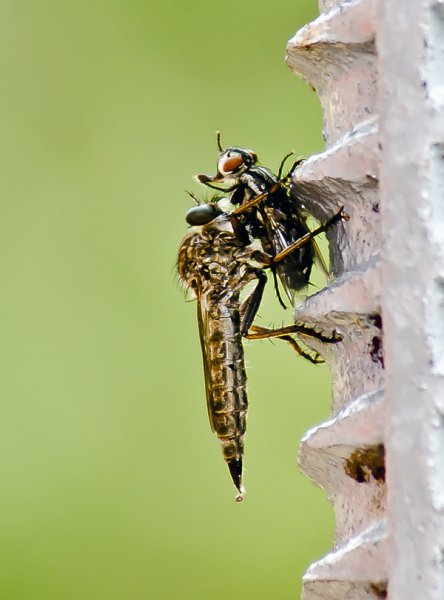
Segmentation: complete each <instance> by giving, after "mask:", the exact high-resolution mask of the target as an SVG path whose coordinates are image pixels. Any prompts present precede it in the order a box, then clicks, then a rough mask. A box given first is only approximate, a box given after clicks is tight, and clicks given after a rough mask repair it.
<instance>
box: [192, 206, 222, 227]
mask: <svg viewBox="0 0 444 600" xmlns="http://www.w3.org/2000/svg"><path fill="white" fill-rule="evenodd" d="M220 214H221V211H220V209H219V208H218V207H217V205H216V204H199V206H193V207H192V208H190V210H189V211H188V212H187V213H186V215H185V221H186V222H187V223H188V225H193V226H195V225H207V224H208V223H210V222H211V221H213V219H215V218H216V217H218V216H219V215H220Z"/></svg>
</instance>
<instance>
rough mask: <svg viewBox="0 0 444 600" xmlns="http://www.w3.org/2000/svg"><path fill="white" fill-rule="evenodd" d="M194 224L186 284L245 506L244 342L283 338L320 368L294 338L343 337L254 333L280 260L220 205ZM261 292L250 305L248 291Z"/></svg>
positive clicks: (184, 247)
mask: <svg viewBox="0 0 444 600" xmlns="http://www.w3.org/2000/svg"><path fill="white" fill-rule="evenodd" d="M186 219H187V221H188V223H189V224H190V225H193V226H195V227H194V229H193V230H192V231H191V232H190V233H189V234H188V235H187V236H186V237H185V238H184V239H183V241H182V243H181V245H180V248H179V253H178V259H177V266H178V272H179V276H180V278H181V280H182V281H183V283H184V284H185V286H186V287H187V288H188V289H190V290H192V291H193V292H194V295H195V297H196V299H197V322H198V326H199V337H200V344H201V349H202V357H203V367H204V375H205V390H206V399H207V408H208V415H209V420H210V425H211V428H212V430H213V432H215V433H216V434H217V436H218V438H219V440H220V442H221V445H222V453H223V457H224V459H225V461H226V463H227V465H228V468H229V471H230V474H231V478H232V480H233V483H234V485H235V486H236V489H237V492H238V494H237V496H236V501H238V502H240V501H241V500H242V498H243V493H244V488H243V484H242V464H243V448H244V435H245V428H246V415H247V406H248V401H247V392H246V379H247V377H246V372H245V364H244V351H243V346H242V338H243V337H245V338H248V339H264V338H271V337H277V338H279V339H282V340H284V341H286V342H288V343H289V344H290V345H291V346H292V348H293V349H294V350H295V351H296V352H297V353H298V354H300V355H302V356H304V357H305V358H307V359H308V360H311V362H314V363H316V362H319V360H318V359H319V355H316V356H315V357H313V356H311V355H310V354H308V353H307V352H305V351H304V350H303V349H302V348H301V347H300V346H299V344H298V343H297V341H296V340H295V339H294V338H293V337H292V334H294V333H304V334H306V335H311V336H313V337H316V338H317V339H319V340H321V341H323V342H327V343H336V342H338V341H340V339H341V338H340V337H339V336H338V335H337V334H336V332H333V334H332V336H326V335H323V334H321V333H319V332H317V331H315V330H313V329H311V328H309V327H306V326H304V325H291V326H289V327H282V328H281V329H266V328H263V327H257V326H254V325H253V321H254V318H255V316H256V313H257V311H258V308H259V305H260V303H261V299H262V294H263V291H264V287H265V284H266V281H267V276H266V269H271V268H272V266H273V264H274V262H273V260H274V258H273V256H271V255H270V254H268V253H267V252H265V251H264V249H263V248H262V247H261V246H260V244H258V243H257V242H254V243H250V241H249V240H248V239H246V238H245V236H243V235H241V234H240V233H239V224H238V223H237V222H236V221H235V220H234V221H233V219H232V217H231V215H229V214H226V213H224V212H222V210H221V208H220V207H219V205H218V203H217V202H210V203H207V204H201V205H198V206H196V207H194V208H192V209H190V210H189V211H188V213H187V216H186ZM251 282H256V285H255V287H254V289H253V291H251V292H250V293H247V295H246V298H245V299H242V298H241V295H242V293H243V292H244V293H246V290H245V288H246V286H247V285H248V284H249V283H251Z"/></svg>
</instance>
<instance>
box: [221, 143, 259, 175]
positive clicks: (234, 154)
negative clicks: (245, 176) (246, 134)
mask: <svg viewBox="0 0 444 600" xmlns="http://www.w3.org/2000/svg"><path fill="white" fill-rule="evenodd" d="M256 162H257V155H256V154H255V153H254V152H253V151H252V150H245V149H243V148H236V147H233V148H227V149H226V150H223V151H222V152H221V153H220V155H219V160H218V161H217V171H218V175H219V176H221V179H225V178H227V179H231V178H237V177H239V176H240V175H242V173H245V171H248V170H249V169H250V168H251V167H252V166H253V165H254V164H256Z"/></svg>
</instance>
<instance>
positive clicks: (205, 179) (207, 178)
mask: <svg viewBox="0 0 444 600" xmlns="http://www.w3.org/2000/svg"><path fill="white" fill-rule="evenodd" d="M213 179H214V178H213V177H211V175H204V174H201V175H197V180H198V181H199V183H203V185H206V186H207V187H209V188H211V189H213V190H218V191H219V192H232V191H233V190H235V189H236V188H237V185H232V186H231V187H229V188H223V187H219V186H217V185H214V184H213V183H212V181H213Z"/></svg>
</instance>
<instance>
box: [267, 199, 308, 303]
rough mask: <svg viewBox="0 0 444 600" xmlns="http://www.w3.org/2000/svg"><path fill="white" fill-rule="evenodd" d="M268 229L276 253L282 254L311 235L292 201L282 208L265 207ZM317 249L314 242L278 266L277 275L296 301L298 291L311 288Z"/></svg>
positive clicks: (275, 206)
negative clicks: (306, 235)
mask: <svg viewBox="0 0 444 600" xmlns="http://www.w3.org/2000/svg"><path fill="white" fill-rule="evenodd" d="M264 211H265V214H266V216H267V219H266V222H265V226H266V229H267V234H268V237H269V240H270V242H271V244H272V246H273V251H274V254H275V255H276V254H279V253H280V252H282V251H283V250H285V249H286V248H288V247H289V246H291V245H292V244H293V243H294V242H297V241H298V240H299V239H300V238H301V237H302V236H304V235H305V234H307V233H308V232H309V229H308V227H307V225H306V223H305V220H304V219H303V217H302V216H301V215H300V214H299V212H298V211H297V209H296V208H295V207H292V206H291V205H290V203H289V202H288V201H286V202H282V203H281V204H280V205H276V204H272V205H270V206H267V205H265V206H264ZM314 255H315V250H314V245H313V241H312V240H310V241H309V242H308V243H306V244H305V245H303V246H302V247H301V248H299V249H298V250H296V251H294V252H292V253H290V254H288V256H286V257H285V258H284V259H283V260H282V261H281V262H279V263H278V264H277V272H278V274H279V278H280V280H281V282H282V285H283V286H284V289H285V291H286V293H287V296H288V297H289V298H290V299H291V300H293V297H294V291H295V290H300V289H302V288H304V287H305V286H307V285H308V283H309V280H310V273H311V268H312V265H313V260H314Z"/></svg>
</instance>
